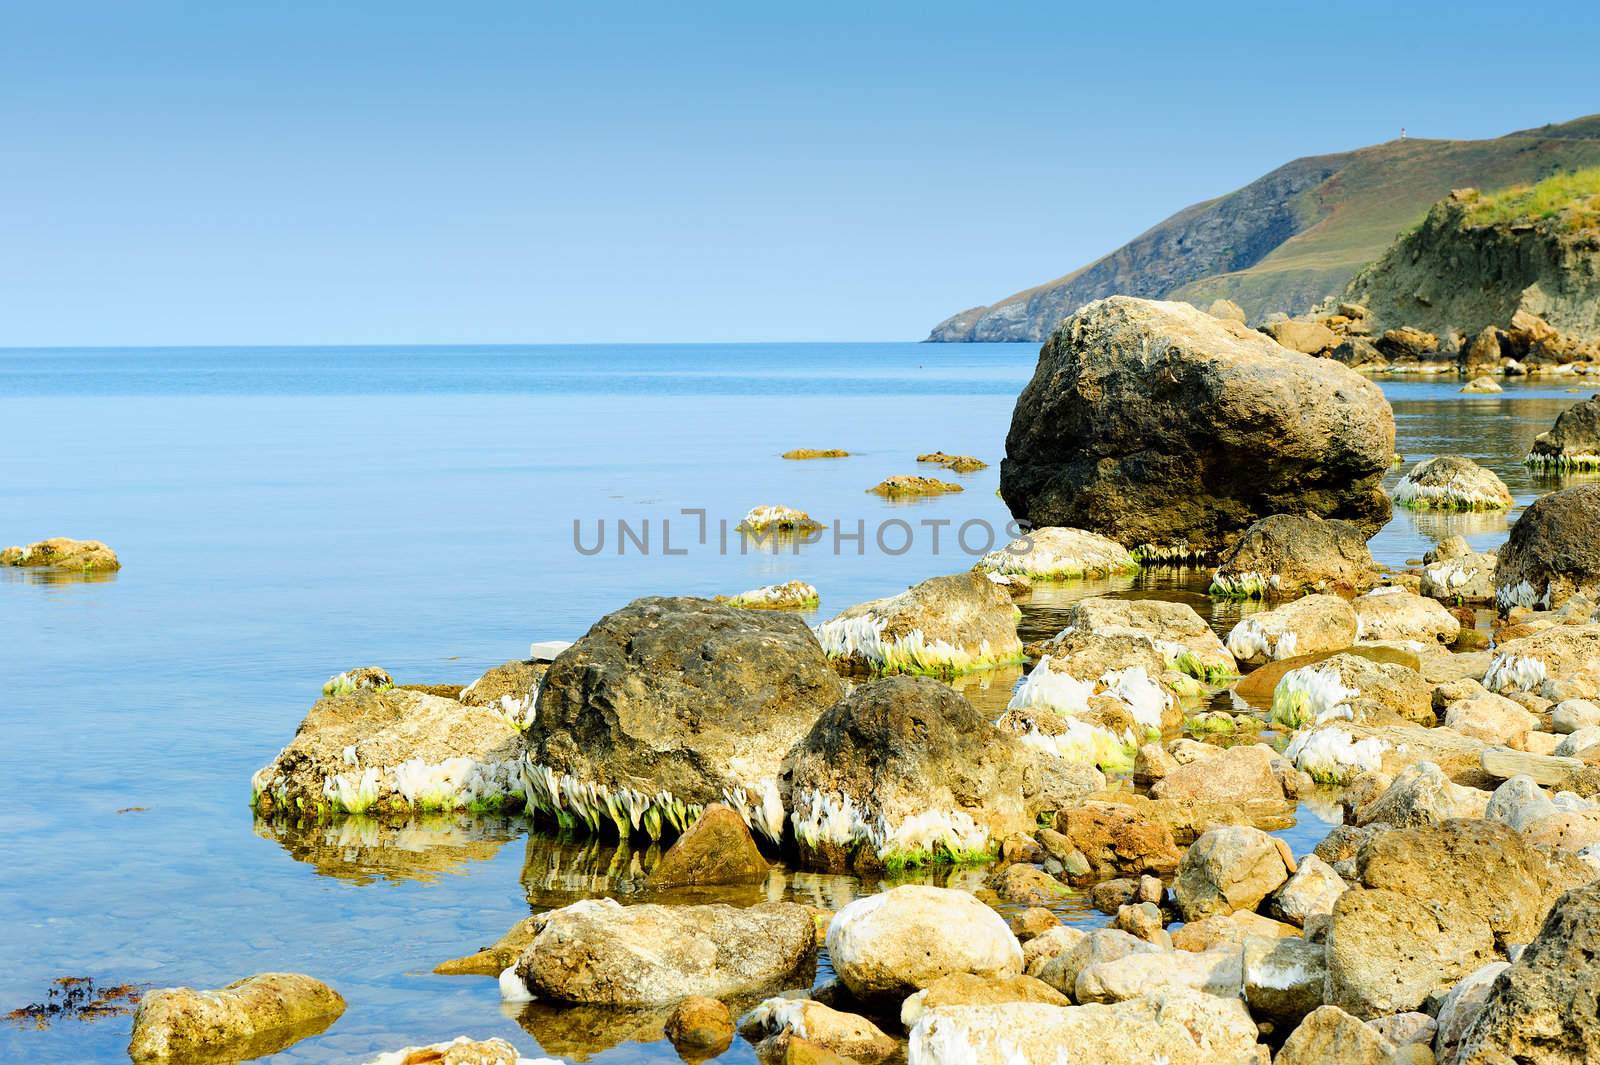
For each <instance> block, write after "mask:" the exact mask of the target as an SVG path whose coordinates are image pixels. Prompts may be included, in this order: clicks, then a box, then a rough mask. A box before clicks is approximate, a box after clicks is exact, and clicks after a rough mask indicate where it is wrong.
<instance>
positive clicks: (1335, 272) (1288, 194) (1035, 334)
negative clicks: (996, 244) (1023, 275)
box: [928, 116, 1600, 341]
mask: <svg viewBox="0 0 1600 1065" xmlns="http://www.w3.org/2000/svg"><path fill="white" fill-rule="evenodd" d="M1595 165H1600V116H1591V117H1589V118H1583V119H1578V120H1576V121H1574V122H1568V123H1565V124H1562V125H1556V126H1545V127H1541V128H1538V129H1532V130H1522V131H1519V132H1517V133H1512V134H1509V135H1507V136H1505V137H1499V138H1495V139H1493V140H1485V141H1452V140H1416V139H1412V140H1404V141H1390V142H1388V143H1386V144H1380V145H1375V146H1373V147H1370V148H1362V149H1359V150H1356V151H1351V152H1341V153H1337V154H1333V155H1321V156H1313V157H1308V158H1305V159H1298V160H1295V161H1294V162H1291V163H1288V164H1286V165H1285V166H1282V167H1279V168H1278V169H1276V170H1274V171H1272V172H1271V173H1269V174H1267V175H1266V176H1264V177H1261V178H1258V179H1257V180H1255V181H1253V182H1251V183H1250V184H1248V185H1246V186H1244V187H1243V188H1241V189H1238V190H1237V191H1235V192H1231V193H1229V194H1227V195H1225V196H1221V197H1218V198H1217V199H1214V200H1208V201H1206V202H1204V203H1199V204H1195V205H1194V206H1192V207H1187V208H1185V209H1184V210H1182V211H1179V212H1178V213H1177V214H1175V215H1173V216H1172V217H1170V218H1168V219H1166V220H1165V221H1164V222H1161V223H1160V224H1159V225H1157V226H1155V227H1154V228H1152V229H1150V230H1147V231H1146V232H1145V233H1143V234H1141V235H1140V236H1138V237H1136V238H1134V239H1133V240H1132V241H1130V242H1129V243H1128V244H1126V245H1124V246H1123V247H1121V248H1119V249H1117V250H1116V251H1114V252H1112V253H1111V254H1109V255H1107V256H1105V257H1104V258H1101V259H1098V260H1096V261H1095V262H1093V263H1090V264H1089V265H1087V266H1084V267H1081V268H1080V269H1077V270H1074V271H1073V272H1072V273H1069V274H1067V275H1065V276H1063V277H1060V278H1057V279H1055V280H1054V281H1049V282H1046V283H1045V284H1043V285H1038V286H1036V287H1034V288H1030V289H1027V290H1025V291H1022V292H1018V293H1016V294H1015V295H1012V296H1008V297H1007V298H1005V299H1003V300H1000V301H999V302H998V303H994V304H990V305H987V306H982V307H973V308H971V309H969V310H965V311H962V312H961V313H959V314H956V315H954V316H952V317H950V318H948V319H946V320H945V321H943V322H940V323H939V324H938V325H937V326H935V327H934V329H933V331H932V333H930V334H929V336H928V339H929V340H932V341H965V340H979V341H1008V340H1017V341H1041V340H1043V339H1044V338H1045V337H1046V336H1048V335H1049V334H1050V332H1051V330H1052V329H1054V327H1055V326H1056V325H1057V324H1058V323H1059V322H1060V321H1061V320H1062V319H1063V318H1064V317H1065V316H1066V315H1068V314H1070V313H1071V312H1072V311H1074V310H1076V309H1077V308H1078V307H1080V306H1082V305H1083V304H1084V303H1087V302H1089V301H1091V300H1095V299H1100V298H1102V297H1104V296H1108V295H1112V294H1123V295H1133V296H1141V297H1144V298H1150V299H1157V298H1167V299H1180V300H1185V301H1188V302H1190V303H1194V304H1196V305H1198V306H1202V307H1204V306H1208V305H1209V304H1210V302H1211V301H1212V300H1213V299H1219V298H1220V299H1232V300H1235V301H1236V302H1237V303H1238V304H1239V305H1240V306H1241V307H1242V308H1243V309H1244V310H1245V312H1246V314H1247V315H1248V316H1249V318H1250V320H1251V321H1252V322H1255V321H1259V320H1261V319H1262V318H1263V317H1265V316H1266V315H1267V314H1268V313H1270V312H1273V311H1285V312H1287V313H1290V314H1296V313H1300V312H1302V311H1305V310H1307V309H1308V308H1310V307H1311V306H1313V305H1314V304H1316V303H1318V302H1320V301H1322V300H1324V299H1326V298H1328V297H1330V296H1333V295H1335V294H1337V293H1339V292H1340V291H1341V290H1343V289H1344V287H1345V286H1346V284H1347V283H1348V282H1349V281H1350V279H1351V278H1352V277H1353V276H1354V275H1355V274H1356V273H1357V271H1359V270H1360V269H1361V268H1362V267H1364V266H1366V265H1367V264H1368V263H1371V262H1372V261H1373V260H1375V259H1377V258H1378V257H1379V256H1380V255H1381V254H1382V253H1383V251H1384V249H1385V248H1387V247H1388V245H1389V244H1390V242H1392V241H1393V240H1394V238H1395V236H1396V235H1397V234H1399V233H1400V232H1401V231H1403V230H1405V229H1406V228H1407V227H1408V226H1411V225H1414V224H1415V222H1416V220H1417V218H1418V217H1420V216H1421V215H1422V214H1423V213H1424V212H1425V211H1426V210H1427V209H1428V206H1429V205H1430V204H1432V203H1433V202H1435V201H1436V200H1438V199H1439V198H1440V197H1442V196H1445V195H1446V194H1448V193H1449V191H1450V190H1451V189H1452V188H1458V187H1461V186H1466V185H1475V186H1478V187H1480V188H1497V187H1503V186H1506V185H1512V184H1515V183H1518V182H1529V181H1536V180H1538V179H1539V178H1542V177H1544V176H1546V175H1548V174H1551V173H1554V172H1557V171H1561V170H1568V169H1574V168H1578V167H1584V166H1595Z"/></svg>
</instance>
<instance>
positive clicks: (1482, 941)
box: [1328, 820, 1593, 1018]
mask: <svg viewBox="0 0 1600 1065" xmlns="http://www.w3.org/2000/svg"><path fill="white" fill-rule="evenodd" d="M1356 862H1357V868H1358V875H1359V878H1360V881H1361V884H1362V886H1363V887H1364V888H1365V890H1361V891H1348V892H1345V893H1344V894H1343V895H1341V896H1340V897H1339V901H1338V902H1337V903H1335V905H1334V909H1333V920H1332V924H1331V926H1330V928H1329V932H1328V1001H1329V1002H1331V1003H1333V1004H1334V1005H1337V1006H1340V1007H1342V1008H1344V1009H1346V1010H1348V1011H1350V1012H1351V1013H1354V1014H1356V1015H1357V1016H1359V1017H1363V1018H1370V1017H1375V1016H1379V1015H1382V1014H1388V1013H1396V1012H1401V1011H1405V1010H1415V1009H1418V1008H1420V1007H1421V1006H1422V1004H1423V1003H1424V1002H1425V1001H1426V1000H1427V999H1428V997H1429V996H1430V995H1433V994H1435V993H1436V992H1442V991H1445V990H1448V989H1449V988H1450V987H1451V986H1453V985H1454V984H1455V983H1456V982H1457V981H1459V980H1460V979H1461V978H1462V977H1464V976H1466V975H1467V974H1468V973H1470V972H1472V971H1473V970H1475V969H1477V968H1478V967H1480V966H1482V965H1484V964H1486V963H1488V962H1491V961H1494V960H1496V958H1497V957H1498V955H1499V952H1500V951H1502V950H1503V949H1504V946H1505V945H1506V944H1511V943H1526V942H1528V941H1529V940H1531V939H1532V938H1533V936H1534V934H1535V933H1536V931H1537V929H1538V928H1539V926H1540V923H1541V922H1542V920H1543V918H1544V915H1545V913H1546V912H1547V911H1548V910H1549V908H1550V906H1551V904H1552V903H1553V902H1554V900H1555V899H1556V897H1557V896H1558V895H1559V894H1560V892H1561V891H1563V890H1565V889H1567V888H1569V887H1572V886H1574V885H1576V884H1579V883H1582V882H1584V881H1585V880H1587V879H1589V878H1590V877H1592V875H1593V870H1591V869H1588V867H1586V866H1583V865H1582V863H1579V862H1569V861H1560V860H1557V861H1552V860H1550V859H1547V858H1546V857H1544V856H1543V855H1541V854H1540V853H1539V852H1538V851H1536V850H1534V849H1533V847H1531V846H1530V845H1529V844H1528V843H1526V842H1525V841H1524V840H1523V838H1522V837H1521V836H1519V835H1518V833H1517V832H1516V831H1514V830H1513V829H1511V828H1510V827H1509V826H1507V825H1504V824H1500V823H1499V822H1495V821H1484V820H1453V821H1444V822H1441V823H1439V824H1435V825H1425V826H1421V827H1417V828H1407V829H1394V830H1391V831H1386V832H1379V833H1376V834H1373V835H1370V836H1368V838H1367V839H1366V840H1365V842H1363V843H1362V844H1361V848H1360V850H1359V852H1358V853H1357V856H1356Z"/></svg>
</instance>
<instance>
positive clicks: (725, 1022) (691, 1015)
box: [663, 456, 788, 1060]
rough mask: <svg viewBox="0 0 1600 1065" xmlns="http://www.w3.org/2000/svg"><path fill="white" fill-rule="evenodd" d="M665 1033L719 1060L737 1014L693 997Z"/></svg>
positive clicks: (687, 1052)
mask: <svg viewBox="0 0 1600 1065" xmlns="http://www.w3.org/2000/svg"><path fill="white" fill-rule="evenodd" d="M784 457H785V458H787V457H788V456H784ZM663 1034H664V1035H666V1037H667V1038H668V1039H669V1040H671V1042H672V1048H673V1049H674V1050H676V1051H677V1052H678V1053H679V1054H680V1055H681V1056H683V1057H684V1058H685V1059H688V1060H704V1059H706V1058H712V1057H716V1056H717V1055H718V1054H721V1053H722V1052H723V1051H725V1050H727V1049H728V1048H729V1047H730V1046H732V1045H733V1036H734V1027H733V1011H731V1010H729V1009H728V1007H727V1005H726V1004H724V1003H723V1002H722V1001H721V1000H719V999H714V998H709V997H707V996H705V995H690V996H689V997H688V998H686V999H684V1000H683V1001H682V1002H680V1003H678V1004H677V1005H676V1006H675V1007H673V1010H672V1014H671V1015H670V1016H669V1017H668V1018H667V1023H666V1026H665V1028H664V1030H663Z"/></svg>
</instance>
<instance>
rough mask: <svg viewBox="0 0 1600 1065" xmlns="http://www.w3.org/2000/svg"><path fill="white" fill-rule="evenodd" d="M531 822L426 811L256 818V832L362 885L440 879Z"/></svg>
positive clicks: (489, 853) (492, 851) (485, 856)
mask: <svg viewBox="0 0 1600 1065" xmlns="http://www.w3.org/2000/svg"><path fill="white" fill-rule="evenodd" d="M527 827H528V825H527V822H526V821H525V820H524V819H522V818H517V817H479V816H474V815H472V814H468V813H464V812H461V813H438V814H424V815H422V816H419V817H417V818H414V819H412V820H410V821H405V822H397V823H390V822H383V821H379V820H377V819H375V818H371V817H345V818H341V819H339V820H337V821H320V820H317V819H315V818H305V819H303V820H296V819H293V818H288V817H284V818H263V817H257V818H256V819H255V834H256V835H257V836H259V837H261V838H262V839H269V840H272V841H273V842H274V843H277V844H278V845H279V846H281V847H282V848H283V849H284V850H286V851H288V852H289V854H290V855H291V856H293V857H294V859H295V860H296V861H301V862H307V863H309V864H310V865H312V866H314V867H315V868H316V870H317V872H318V873H320V874H322V875H323V876H330V877H334V878H336V879H339V880H351V881H354V882H356V883H358V884H366V883H371V882H373V881H376V880H388V881H403V880H420V881H432V880H436V879H438V877H439V875H440V874H441V873H452V872H458V871H460V867H461V866H464V865H465V864H466V863H468V862H482V861H487V860H489V859H490V858H493V857H494V856H495V855H496V854H498V853H499V852H500V848H502V847H504V846H505V845H506V844H507V843H509V842H511V841H512V840H514V839H516V838H517V837H518V836H520V835H522V833H523V832H525V831H527Z"/></svg>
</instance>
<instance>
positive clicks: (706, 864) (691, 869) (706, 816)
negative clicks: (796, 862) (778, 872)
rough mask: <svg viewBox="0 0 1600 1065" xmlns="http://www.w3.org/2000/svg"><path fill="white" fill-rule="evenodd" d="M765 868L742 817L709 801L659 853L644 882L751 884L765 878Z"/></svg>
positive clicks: (659, 884) (661, 884)
mask: <svg viewBox="0 0 1600 1065" xmlns="http://www.w3.org/2000/svg"><path fill="white" fill-rule="evenodd" d="M767 872H768V866H767V860H766V859H765V858H763V857H762V856H761V850H760V848H758V847H757V846H756V841H755V840H754V839H753V838H751V835H750V829H749V828H748V827H747V826H746V825H745V823H744V820H743V818H741V817H740V816H739V815H738V814H736V813H734V812H733V810H732V809H731V808H729V807H727V806H724V805H722V804H721V803H712V804H711V805H710V806H707V807H706V809H705V812H704V813H702V814H701V815H700V819H699V820H698V821H696V822H695V823H694V824H692V825H690V826H689V828H688V830H687V831H686V832H684V833H683V835H681V836H679V837H678V839H677V841H676V842H675V843H673V844H672V846H671V847H669V848H668V849H667V853H666V854H664V855H662V856H661V863H660V864H659V865H657V866H656V867H655V869H654V870H652V871H651V873H650V876H649V878H648V879H647V880H646V881H645V883H646V885H647V886H649V887H653V888H664V887H679V886H683V885H686V884H750V883H760V882H761V881H763V880H765V879H766V877H767Z"/></svg>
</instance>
